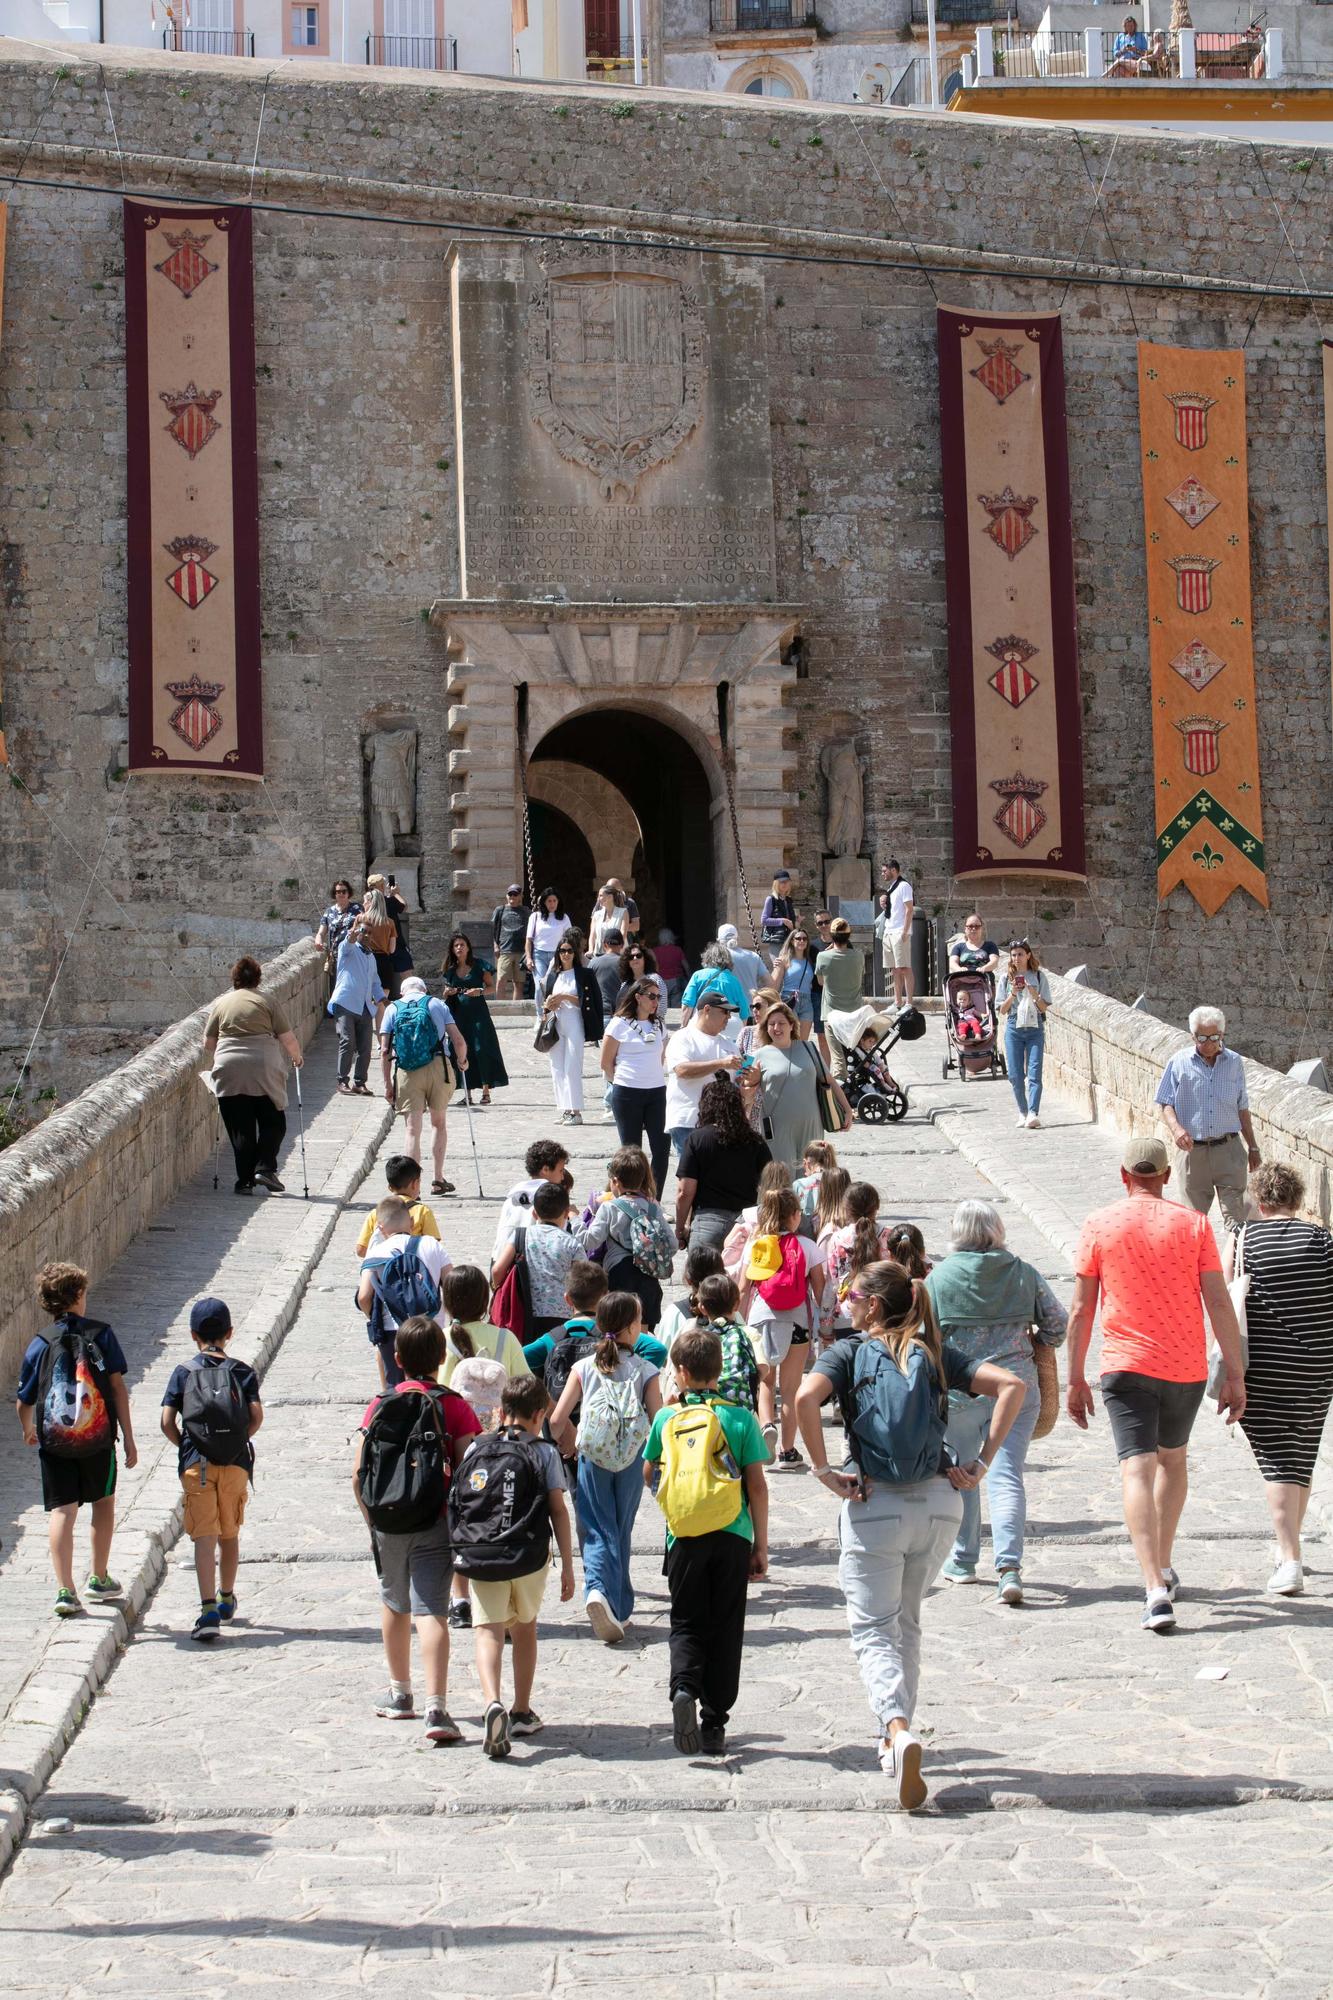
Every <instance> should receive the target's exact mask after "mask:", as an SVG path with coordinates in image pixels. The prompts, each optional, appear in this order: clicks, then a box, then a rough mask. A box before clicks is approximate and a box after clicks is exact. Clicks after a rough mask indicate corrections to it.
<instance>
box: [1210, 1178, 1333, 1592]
mask: <svg viewBox="0 0 1333 2000" xmlns="http://www.w3.org/2000/svg"><path fill="white" fill-rule="evenodd" d="M1252 1192H1253V1194H1254V1198H1255V1200H1256V1202H1257V1203H1258V1205H1259V1213H1258V1215H1257V1216H1255V1217H1253V1218H1252V1219H1251V1220H1250V1221H1248V1222H1247V1223H1246V1224H1245V1226H1244V1231H1243V1237H1242V1236H1241V1235H1237V1236H1236V1237H1233V1239H1232V1241H1231V1243H1230V1245H1229V1246H1228V1250H1227V1258H1226V1262H1227V1267H1228V1275H1230V1270H1231V1268H1232V1267H1233V1266H1234V1265H1235V1263H1236V1261H1237V1258H1236V1246H1237V1244H1238V1243H1239V1245H1240V1256H1239V1265H1240V1268H1241V1269H1242V1270H1243V1271H1245V1272H1248V1274H1249V1279H1250V1289H1249V1296H1248V1298H1247V1300H1246V1326H1247V1332H1248V1335H1249V1348H1250V1358H1249V1365H1248V1367H1247V1368H1246V1371H1245V1414H1244V1416H1243V1417H1242V1418H1241V1420H1240V1423H1241V1429H1242V1430H1243V1431H1244V1433H1245V1435H1246V1437H1247V1438H1248V1439H1249V1442H1250V1448H1251V1450H1252V1451H1253V1453H1254V1456H1255V1458H1256V1460H1257V1461H1258V1465H1259V1470H1260V1472H1261V1473H1262V1474H1263V1477H1264V1481H1265V1486H1266V1490H1267V1493H1268V1506H1269V1511H1270V1513H1271V1514H1272V1516H1273V1532H1274V1534H1275V1535H1276V1537H1277V1548H1278V1565H1277V1568H1276V1569H1275V1570H1274V1571H1273V1574H1272V1575H1271V1576H1270V1577H1269V1579H1268V1588H1269V1590H1271V1591H1276V1592H1277V1593H1278V1594H1279V1595H1280V1596H1282V1597H1297V1596H1299V1595H1300V1593H1301V1591H1302V1590H1303V1589H1304V1588H1305V1572H1304V1569H1303V1567H1302V1562H1301V1524H1302V1523H1303V1521H1304V1519H1305V1510H1306V1507H1307V1506H1308V1504H1309V1500H1310V1480H1311V1477H1312V1475H1313V1472H1314V1463H1315V1457H1316V1455H1317V1453H1318V1451H1319V1441H1320V1438H1321V1437H1322V1435H1323V1430H1324V1419H1325V1417H1326V1416H1327V1415H1328V1408H1329V1404H1330V1403H1331V1402H1333V1237H1330V1235H1329V1233H1328V1231H1327V1230H1326V1229H1321V1228H1320V1227H1319V1226H1318V1224H1317V1223H1313V1222H1303V1221H1302V1220H1301V1218H1300V1216H1299V1215H1298V1214H1297V1212H1296V1211H1297V1210H1298V1209H1299V1208H1300V1205H1301V1203H1302V1201H1303V1200H1304V1198H1305V1183H1304V1182H1303V1181H1302V1179H1301V1177H1300V1175H1299V1174H1298V1173H1295V1172H1294V1171H1293V1170H1292V1168H1290V1167H1283V1166H1267V1167H1262V1168H1260V1170H1259V1172H1258V1173H1257V1174H1256V1175H1255V1177H1254V1181H1253V1184H1252Z"/></svg>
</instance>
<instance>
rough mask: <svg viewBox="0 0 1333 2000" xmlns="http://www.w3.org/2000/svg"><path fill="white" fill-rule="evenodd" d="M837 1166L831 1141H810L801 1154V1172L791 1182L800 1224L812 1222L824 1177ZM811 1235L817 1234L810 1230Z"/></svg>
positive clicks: (835, 1150)
mask: <svg viewBox="0 0 1333 2000" xmlns="http://www.w3.org/2000/svg"><path fill="white" fill-rule="evenodd" d="M837 1164H838V1154H837V1149H836V1148H835V1146H834V1144H833V1142H832V1140H831V1139H812V1140H811V1141H810V1144H809V1145H808V1146H807V1147H806V1148H805V1150H804V1152H803V1153H802V1154H801V1171H800V1173H799V1174H798V1175H797V1176H796V1178H795V1180H794V1181H793V1182H792V1187H793V1189H794V1190H795V1193H796V1196H797V1199H798V1200H799V1201H800V1204H801V1220H802V1222H804V1223H811V1222H813V1221H814V1219H815V1210H816V1208H817V1207H818V1204H819V1194H820V1188H821V1186H822V1183H823V1179H824V1175H825V1174H826V1173H827V1172H828V1170H829V1169H830V1168H831V1167H833V1168H836V1167H837ZM811 1234H812V1235H815V1234H817V1232H816V1231H814V1230H812V1231H811Z"/></svg>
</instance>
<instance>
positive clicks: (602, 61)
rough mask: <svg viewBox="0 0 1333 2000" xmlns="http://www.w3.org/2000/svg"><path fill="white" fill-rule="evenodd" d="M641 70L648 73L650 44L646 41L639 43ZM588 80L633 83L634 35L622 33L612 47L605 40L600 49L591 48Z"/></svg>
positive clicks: (641, 72) (642, 73) (593, 81)
mask: <svg viewBox="0 0 1333 2000" xmlns="http://www.w3.org/2000/svg"><path fill="white" fill-rule="evenodd" d="M639 71H640V74H641V75H642V76H644V77H646V76H647V74H648V44H647V42H646V41H641V42H640V44H639ZM588 81H589V83H608V82H612V83H632V82H633V81H634V37H633V36H632V35H620V36H618V37H617V38H616V41H615V44H614V46H612V47H609V48H608V47H607V46H606V45H605V41H604V43H603V46H602V47H601V48H600V49H589V51H588Z"/></svg>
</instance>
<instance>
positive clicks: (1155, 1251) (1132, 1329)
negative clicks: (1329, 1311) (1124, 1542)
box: [1066, 1139, 1245, 1632]
mask: <svg viewBox="0 0 1333 2000" xmlns="http://www.w3.org/2000/svg"><path fill="white" fill-rule="evenodd" d="M1120 1178H1121V1180H1122V1181H1123V1183H1124V1187H1125V1195H1126V1199H1125V1200H1124V1201H1118V1202H1116V1203H1115V1204H1114V1205H1113V1206H1112V1207H1110V1208H1103V1209H1098V1210H1097V1212H1096V1213H1095V1214H1094V1215H1090V1216H1089V1217H1088V1218H1087V1221H1086V1222H1085V1223H1084V1225H1083V1231H1082V1234H1081V1236H1080V1237H1079V1243H1078V1249H1077V1251H1076V1253H1075V1258H1074V1271H1075V1277H1076V1282H1075V1285H1074V1304H1073V1309H1072V1311H1071V1312H1070V1315H1069V1346H1068V1354H1069V1385H1068V1389H1067V1391H1066V1407H1067V1409H1068V1411H1069V1414H1070V1416H1071V1418H1072V1419H1073V1421H1074V1422H1075V1423H1076V1424H1077V1425H1078V1427H1079V1429H1080V1430H1086V1429H1087V1427H1088V1418H1089V1417H1090V1416H1091V1415H1092V1413H1093V1407H1094V1406H1093V1400H1092V1390H1091V1388H1090V1387H1089V1386H1088V1381H1087V1377H1086V1376H1085V1374H1084V1372H1083V1369H1084V1363H1085V1361H1086V1360H1087V1354H1088V1344H1089V1342H1090V1341H1091V1339H1092V1325H1093V1320H1094V1318H1095V1317H1096V1313H1097V1302H1098V1296H1099V1295H1100V1299H1101V1315H1102V1374H1101V1389H1102V1401H1103V1403H1104V1404H1105V1405H1106V1414H1107V1416H1108V1417H1109V1418H1110V1420H1111V1434H1112V1436H1113V1437H1114V1439H1115V1447H1116V1452H1117V1455H1118V1457H1119V1459H1120V1484H1121V1492H1122V1495H1123V1498H1124V1506H1125V1525H1126V1526H1127V1527H1128V1529H1129V1534H1130V1539H1131V1541H1132V1542H1133V1544H1134V1553H1135V1554H1136V1555H1137V1557H1138V1559H1139V1565H1140V1567H1141V1569H1142V1571H1143V1581H1144V1586H1145V1602H1144V1609H1143V1618H1142V1624H1143V1626H1144V1629H1145V1630H1146V1631H1151V1632H1165V1631H1169V1630H1170V1629H1171V1627H1172V1626H1173V1625H1174V1624H1175V1622H1176V1618H1175V1611H1174V1609H1173V1604H1174V1600H1175V1595H1176V1591H1177V1588H1178V1587H1179V1578H1178V1577H1177V1575H1176V1573H1175V1571H1174V1569H1172V1567H1171V1552H1172V1545H1173V1543H1174V1541H1175V1536H1176V1529H1177V1527H1178V1526H1179V1524H1180V1516H1181V1513H1182V1512H1183V1510H1184V1506H1185V1496H1186V1494H1187V1492H1188V1490H1189V1468H1188V1464H1187V1459H1186V1453H1187V1451H1188V1447H1189V1436H1190V1431H1191V1429H1192V1427H1193V1424H1194V1419H1195V1417H1196V1416H1197V1414H1198V1410H1199V1404H1200V1403H1201V1402H1202V1401H1203V1392H1204V1387H1205V1383H1206V1380H1207V1375H1208V1360H1207V1352H1206V1340H1205V1336H1204V1325H1203V1308H1204V1307H1205V1306H1206V1307H1207V1309H1208V1318H1209V1321H1210V1323H1211V1325H1212V1329H1213V1333H1214V1336H1215V1338H1216V1340H1217V1344H1218V1346H1219V1347H1220V1348H1221V1350H1222V1356H1223V1360H1224V1363H1225V1366H1226V1381H1225V1384H1224V1386H1223V1389H1222V1394H1221V1396H1220V1398H1219V1399H1218V1409H1219V1411H1221V1410H1225V1411H1226V1412H1227V1422H1228V1423H1229V1424H1234V1423H1235V1421H1236V1419H1237V1417H1239V1416H1240V1415H1241V1414H1242V1412H1243V1411H1244V1408H1245V1370H1244V1363H1243V1361H1242V1359H1241V1346H1240V1329H1239V1327H1238V1326H1237V1324H1236V1315H1235V1312H1234V1311H1233V1310H1232V1305H1231V1299H1230V1296H1229V1295H1228V1292H1227V1287H1226V1280H1225V1279H1224V1278H1223V1276H1222V1266H1221V1260H1220V1258H1219V1257H1218V1254H1217V1243H1216V1240H1215V1238H1214V1236H1213V1232H1212V1227H1211V1225H1210V1223H1209V1221H1208V1218H1207V1217H1206V1216H1203V1215H1198V1214H1196V1213H1195V1211H1194V1210H1193V1209H1190V1208H1182V1207H1180V1206H1179V1205H1178V1204H1177V1203H1175V1202H1170V1201H1164V1200H1163V1199H1162V1196H1163V1193H1164V1191H1165V1188H1166V1184H1167V1182H1168V1181H1169V1180H1170V1178H1171V1162H1170V1157H1169V1155H1168V1153H1167V1150H1166V1147H1165V1146H1164V1145H1163V1143H1162V1141H1161V1140H1160V1139H1131V1140H1130V1141H1129V1143H1128V1144H1127V1145H1126V1147H1125V1150H1124V1152H1123V1154H1122V1156H1121V1161H1120Z"/></svg>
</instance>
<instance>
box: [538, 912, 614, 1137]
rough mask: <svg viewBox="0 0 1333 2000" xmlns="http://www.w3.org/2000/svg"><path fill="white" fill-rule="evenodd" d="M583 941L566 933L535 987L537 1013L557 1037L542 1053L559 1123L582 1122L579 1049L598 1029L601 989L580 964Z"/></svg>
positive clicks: (594, 1035)
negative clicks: (551, 1022) (545, 1017)
mask: <svg viewBox="0 0 1333 2000" xmlns="http://www.w3.org/2000/svg"><path fill="white" fill-rule="evenodd" d="M582 942H583V941H582V939H581V938H580V937H579V934H578V932H577V931H566V932H565V934H564V936H563V937H562V938H561V939H560V941H559V943H558V944H557V945H556V948H555V957H554V959H553V961H552V964H551V969H550V971H549V972H548V973H547V975H546V977H545V979H544V980H543V981H542V983H541V985H540V986H539V987H538V988H537V999H538V1002H539V1004H540V1006H541V1009H542V1012H543V1014H546V1015H548V1016H551V1017H552V1018H553V1019H554V1021H555V1025H556V1032H557V1035H558V1040H557V1041H556V1044H555V1047H554V1048H553V1049H550V1050H548V1052H547V1053H548V1059H549V1061H550V1064H551V1082H552V1085H553V1087H554V1089H555V1102H556V1109H557V1110H558V1111H559V1113H560V1122H561V1124H562V1125H581V1124H582V1123H583V1050H584V1047H585V1045H586V1044H587V1042H588V1041H590V1040H592V1039H597V1040H600V1039H601V1033H602V990H601V988H600V987H599V986H598V984H597V981H596V980H595V979H594V978H593V976H592V974H591V973H590V972H589V971H588V969H587V967H586V966H585V965H584V963H583V950H582Z"/></svg>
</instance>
